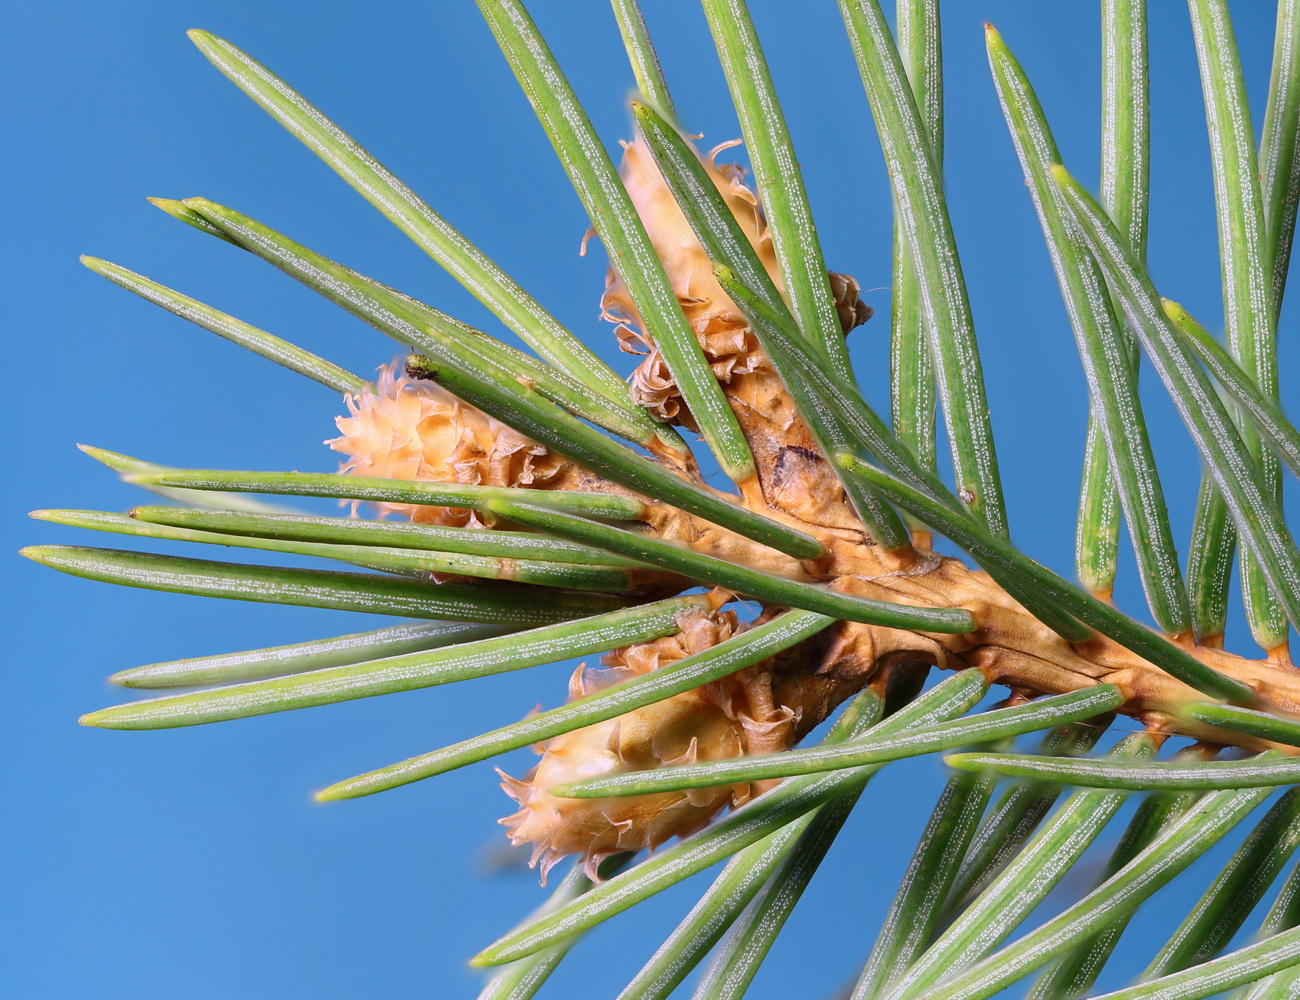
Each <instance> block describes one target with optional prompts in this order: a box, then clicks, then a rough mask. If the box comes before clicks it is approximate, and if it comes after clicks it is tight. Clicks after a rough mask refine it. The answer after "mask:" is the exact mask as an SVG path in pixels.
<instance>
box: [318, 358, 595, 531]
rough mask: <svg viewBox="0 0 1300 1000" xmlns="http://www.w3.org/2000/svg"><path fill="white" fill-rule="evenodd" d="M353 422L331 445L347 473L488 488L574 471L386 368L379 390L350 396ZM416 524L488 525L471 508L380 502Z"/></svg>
mask: <svg viewBox="0 0 1300 1000" xmlns="http://www.w3.org/2000/svg"><path fill="white" fill-rule="evenodd" d="M347 407H348V413H349V416H346V417H338V418H337V419H336V420H335V423H336V424H337V425H338V429H339V430H340V431H341V432H342V435H341V436H340V437H336V438H333V439H332V440H329V441H326V442H325V443H326V444H328V445H329V446H330V447H331V448H333V449H334V450H335V451H339V452H342V453H343V454H345V455H347V456H348V460H347V461H346V462H344V463H343V464H342V465H341V466H340V470H339V471H341V472H351V473H354V474H356V475H359V476H382V477H385V478H391V479H415V480H426V481H433V482H440V483H463V484H466V485H475V486H477V485H483V486H543V485H545V484H546V483H547V481H548V480H551V479H553V478H555V477H556V476H557V475H558V474H559V473H560V472H561V471H562V470H563V469H564V468H565V467H566V466H570V465H571V463H569V462H568V461H567V460H566V459H563V458H561V457H559V456H558V455H555V454H553V453H552V452H549V451H548V450H547V449H546V448H545V447H543V446H542V445H540V444H538V443H537V442H536V441H531V440H529V439H528V438H526V437H524V436H523V435H522V434H519V433H518V432H517V431H514V430H512V429H511V428H509V427H507V426H506V425H505V424H503V423H501V422H500V421H498V420H494V419H493V418H492V417H490V416H488V415H487V414H486V413H484V412H483V411H481V410H479V409H476V408H475V407H473V406H470V405H469V404H468V403H465V402H462V401H461V400H459V399H457V398H456V397H455V396H453V395H452V394H451V393H449V392H447V390H445V389H443V388H442V387H440V386H438V385H435V384H434V383H432V382H426V381H416V380H413V379H409V378H407V377H406V376H404V375H403V376H397V375H395V374H394V366H387V367H385V368H382V369H381V370H380V375H379V381H378V383H377V384H376V386H375V388H374V390H373V391H370V392H364V393H362V394H360V395H358V396H348V397H347ZM376 506H378V507H379V508H380V509H381V510H382V511H383V512H385V513H396V514H404V515H406V516H407V517H409V518H410V519H411V520H412V521H423V522H432V523H436V524H446V525H452V526H465V525H469V526H473V527H482V526H483V524H482V522H481V521H480V520H479V519H478V516H477V515H476V514H475V513H474V511H471V510H463V509H461V508H455V507H431V506H427V505H423V504H390V503H381V504H377V505H376Z"/></svg>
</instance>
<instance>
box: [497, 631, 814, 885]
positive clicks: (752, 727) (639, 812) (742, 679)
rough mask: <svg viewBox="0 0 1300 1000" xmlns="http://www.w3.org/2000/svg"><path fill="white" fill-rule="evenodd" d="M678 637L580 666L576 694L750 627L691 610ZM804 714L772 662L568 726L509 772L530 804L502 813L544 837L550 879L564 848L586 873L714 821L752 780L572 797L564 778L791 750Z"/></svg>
mask: <svg viewBox="0 0 1300 1000" xmlns="http://www.w3.org/2000/svg"><path fill="white" fill-rule="evenodd" d="M679 624H680V625H681V628H682V630H681V632H679V633H678V634H677V635H674V636H669V637H667V638H663V639H656V640H654V641H653V642H644V643H638V644H636V645H634V646H628V647H625V648H623V649H618V650H614V651H613V652H611V653H608V654H606V656H605V657H604V659H603V663H604V664H605V665H606V669H604V670H587V669H586V668H585V667H579V668H578V670H577V671H576V672H575V673H574V676H573V680H572V681H571V683H570V695H571V696H572V697H581V696H584V695H590V694H594V693H596V692H597V691H599V690H601V689H603V688H605V687H608V686H609V685H610V684H614V683H618V682H619V681H622V680H626V679H628V678H630V677H635V676H638V675H641V674H645V673H648V672H649V671H651V670H655V669H657V668H659V667H662V666H666V665H667V664H670V663H675V662H676V661H678V660H680V659H682V658H684V657H687V656H691V655H693V654H695V653H698V652H702V651H703V650H705V649H708V648H710V647H712V646H715V645H717V644H718V643H720V642H723V641H725V640H726V639H728V638H730V637H731V636H732V635H734V634H736V633H737V632H739V631H743V630H744V628H745V626H744V625H742V624H740V623H738V622H737V620H736V616H735V613H734V612H732V611H719V612H713V613H711V614H706V613H705V612H702V611H698V610H695V611H690V612H686V613H685V614H683V615H682V617H681V619H680V622H679ZM796 722H797V719H796V718H795V713H794V712H793V711H791V710H790V709H789V708H785V707H777V706H775V705H774V704H773V701H772V691H771V677H770V675H769V674H768V673H767V671H766V670H765V669H764V668H763V665H762V664H758V665H756V666H753V667H750V668H748V669H746V670H743V671H741V672H739V673H737V674H733V675H732V676H730V677H727V678H725V679H724V680H722V681H718V682H715V683H712V684H707V685H705V686H704V687H701V688H696V689H695V690H693V691H688V692H686V693H684V694H679V695H676V696H674V697H672V698H669V699H667V700H665V701H661V702H657V703H656V704H653V705H648V706H646V707H645V708H641V709H637V710H636V711H633V712H629V713H627V714H626V715H622V716H619V717H618V718H616V719H610V720H608V721H606V722H601V723H598V724H596V725H594V726H588V727H587V728H585V729H578V730H575V731H573V732H571V733H565V734H564V735H562V736H557V737H555V738H554V739H551V740H549V741H547V742H546V743H545V744H544V745H542V746H541V747H539V748H538V749H537V752H538V753H539V754H541V757H542V759H541V761H540V762H539V763H538V764H537V766H536V767H534V768H533V769H532V770H531V771H530V772H529V773H528V774H527V775H525V776H524V778H523V780H519V779H516V778H512V777H509V776H508V775H506V774H504V773H502V775H501V777H502V779H503V782H502V786H501V787H502V788H504V789H505V791H506V793H507V794H508V795H510V797H511V798H513V799H514V800H515V801H516V802H518V803H519V805H520V809H519V811H518V812H516V813H514V814H513V815H510V816H507V817H506V818H505V819H503V820H501V822H502V824H504V825H505V826H506V827H507V829H508V830H509V831H510V840H511V842H512V843H514V844H524V843H531V844H532V845H533V857H532V864H533V865H534V866H540V868H541V871H542V880H543V882H545V879H546V873H547V872H548V871H549V870H550V868H551V867H552V866H553V865H554V864H555V863H556V862H557V861H558V860H559V859H560V858H562V857H563V856H565V855H567V854H578V855H581V857H582V859H583V862H584V864H585V865H586V868H587V871H588V873H590V874H593V875H594V872H595V870H596V866H597V865H599V863H600V862H601V861H602V860H603V859H604V858H606V857H608V856H609V855H611V854H617V853H620V852H622V851H635V850H640V849H642V848H647V847H648V848H650V849H654V848H655V847H657V846H658V845H659V844H661V843H663V842H664V841H665V840H668V839H669V838H670V837H674V836H686V835H687V834H690V833H693V832H695V831H696V830H699V829H700V828H702V827H703V826H705V825H706V824H707V823H708V822H709V820H710V819H712V818H713V816H714V815H715V814H716V813H717V812H718V810H720V809H722V808H723V807H724V806H726V805H727V804H728V803H729V802H730V803H732V804H733V805H738V804H740V803H741V802H744V801H745V800H746V799H748V798H749V797H750V796H751V795H752V794H754V791H755V790H754V788H753V787H752V786H751V785H749V784H744V785H733V786H722V787H715V788H700V789H692V790H690V791H685V792H664V793H661V794H656V795H641V796H634V797H622V798H612V799H565V798H559V797H557V796H554V795H551V794H550V793H549V791H548V789H550V788H554V787H555V786H556V785H560V784H564V783H566V782H570V781H578V780H581V779H583V778H592V777H596V776H598V775H602V774H609V773H611V772H617V771H640V770H647V769H651V768H656V767H662V766H665V765H672V764H684V763H691V762H693V761H708V760H722V759H725V758H730V757H736V756H739V755H741V754H744V753H765V752H768V751H771V750H779V749H785V748H786V747H788V746H789V745H790V742H791V740H792V738H793V735H794V728H795V723H796Z"/></svg>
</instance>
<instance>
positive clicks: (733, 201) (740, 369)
mask: <svg viewBox="0 0 1300 1000" xmlns="http://www.w3.org/2000/svg"><path fill="white" fill-rule="evenodd" d="M735 145H738V143H737V142H728V143H723V144H722V145H720V146H717V147H715V148H714V149H713V150H711V151H710V152H709V154H708V156H707V157H704V158H702V160H701V163H702V164H703V166H704V168H705V170H706V171H707V173H708V175H709V177H710V179H711V180H712V181H713V183H714V185H715V186H716V187H717V188H718V191H719V192H720V193H721V194H722V196H723V198H724V200H725V201H726V203H727V206H728V207H729V208H730V209H731V212H732V214H733V215H734V216H735V218H736V221H737V222H738V223H739V225H740V227H741V229H742V231H743V232H744V233H745V235H746V237H748V239H749V242H750V244H751V245H752V246H753V248H754V250H755V252H756V253H757V254H758V258H759V260H760V261H761V262H762V264H763V267H764V269H765V270H766V271H767V273H768V276H769V277H771V279H772V281H773V283H774V284H775V285H776V286H777V288H778V289H780V288H781V286H782V282H781V272H780V269H779V267H778V265H777V261H776V254H775V251H774V249H773V247H772V240H771V236H770V234H769V232H768V229H767V223H766V221H765V220H764V218H763V211H762V208H761V207H760V206H759V202H758V198H757V197H756V196H755V195H754V192H753V191H751V190H750V189H749V188H748V187H746V186H745V183H744V176H745V171H744V170H743V169H742V168H741V167H739V166H736V165H735V164H723V165H719V164H718V163H717V162H716V158H717V155H718V153H720V152H721V151H722V150H724V149H728V148H730V147H732V146H735ZM619 173H620V176H621V177H622V179H623V185H624V187H626V188H627V191H628V194H629V195H630V196H631V199H632V204H633V205H634V206H635V207H636V210H637V213H638V214H639V215H640V217H641V221H642V223H643V224H644V225H645V228H646V233H647V234H648V235H649V237H650V242H651V243H652V244H653V245H654V248H655V252H656V253H657V254H658V256H659V259H660V261H662V263H663V266H664V273H665V274H666V275H667V277H668V282H669V284H670V285H671V286H672V289H673V291H674V292H676V293H677V301H678V302H679V303H680V304H681V307H682V312H683V313H684V314H685V315H686V319H687V322H688V323H689V324H690V326H691V329H692V330H693V331H694V332H695V336H696V339H698V340H699V342H700V347H701V348H702V349H703V351H704V356H705V358H706V359H707V360H708V362H709V365H710V367H711V368H712V369H713V374H714V375H715V376H716V377H717V378H718V380H719V381H720V382H722V383H723V384H724V385H726V384H728V383H730V382H731V381H732V380H733V379H734V378H736V377H737V376H740V375H747V374H749V373H750V372H753V371H756V370H757V369H758V368H760V367H761V366H763V365H764V364H765V363H766V359H765V358H764V357H763V354H762V350H761V349H760V347H759V344H758V340H757V338H756V337H755V336H754V334H753V331H752V330H750V328H749V324H748V323H747V322H746V320H745V318H744V316H743V315H742V314H741V312H740V311H739V310H738V309H737V308H736V306H735V304H734V303H733V302H732V301H731V299H729V298H728V297H727V295H726V293H725V292H723V290H722V286H721V285H719V284H718V282H717V279H716V278H714V276H713V266H712V262H711V261H710V260H709V257H708V255H707V254H706V253H705V252H704V247H703V246H701V245H700V242H699V240H698V239H696V237H695V233H694V232H693V231H692V230H691V227H690V224H689V223H688V222H687V221H686V216H685V215H684V214H683V213H682V210H681V209H680V208H679V207H678V205H677V202H676V201H675V200H674V199H673V195H672V192H671V191H670V190H669V188H668V183H667V182H666V181H665V180H664V177H663V174H662V173H660V171H659V167H658V165H657V164H656V163H655V162H654V157H653V156H652V155H651V154H650V152H649V151H648V150H647V149H646V147H645V144H644V143H643V142H642V141H641V140H639V139H638V140H635V141H633V142H625V143H623V163H622V167H621V168H620V171H619ZM829 279H830V284H831V293H832V295H833V297H834V299H835V307H836V311H837V312H838V314H839V319H840V325H841V326H842V327H843V329H844V332H845V333H847V332H848V331H849V330H851V329H852V328H853V327H855V326H858V325H859V324H861V323H865V322H866V321H867V319H868V318H870V316H871V309H870V307H869V306H867V305H866V304H865V303H863V302H861V301H860V300H859V298H858V291H859V288H858V283H857V281H855V280H854V279H853V278H851V277H849V276H848V275H844V274H835V273H833V272H832V273H830V274H829ZM600 305H601V315H602V316H603V317H604V318H605V319H608V320H611V321H613V322H615V323H618V329H617V331H616V336H617V337H618V344H619V347H621V348H622V349H623V350H624V351H627V352H628V353H630V354H645V355H646V359H645V360H644V361H643V362H641V364H640V365H639V366H638V367H637V369H636V371H634V372H633V373H632V380H631V381H632V398H633V399H634V400H636V401H637V402H638V403H639V404H641V405H642V406H644V407H646V408H647V409H649V410H650V411H651V412H653V413H654V414H655V415H656V416H658V417H659V418H660V419H662V420H666V421H668V422H671V423H679V424H683V425H685V426H687V427H689V428H691V429H692V430H698V428H697V427H696V426H695V422H694V420H693V419H692V417H691V415H690V413H689V412H688V411H687V410H686V409H685V403H684V401H683V400H682V398H681V394H680V393H679V392H678V390H677V385H676V382H675V381H674V379H673V376H672V373H671V372H670V371H669V370H668V365H667V364H666V363H665V362H664V360H663V357H662V356H661V355H660V353H659V350H658V348H656V347H655V344H654V340H653V339H652V337H651V336H650V335H649V333H648V332H647V331H646V330H645V327H644V324H642V322H641V317H640V315H639V314H638V313H637V311H636V307H635V306H634V305H633V303H632V299H631V296H630V295H629V294H628V292H627V289H626V287H625V286H624V285H623V282H622V280H621V279H620V278H619V276H618V274H617V273H616V272H615V271H614V270H613V269H612V268H611V270H610V272H609V275H608V278H607V280H606V285H605V294H604V296H603V297H602V298H601V301H600Z"/></svg>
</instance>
